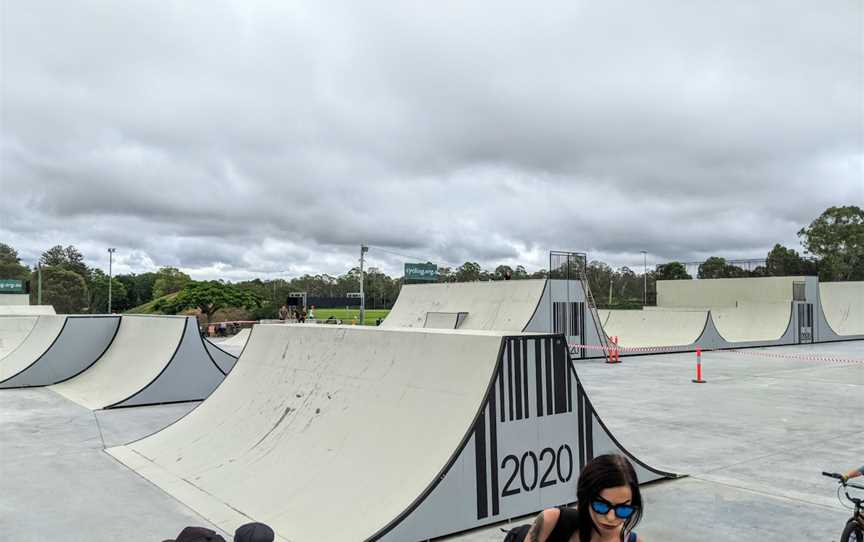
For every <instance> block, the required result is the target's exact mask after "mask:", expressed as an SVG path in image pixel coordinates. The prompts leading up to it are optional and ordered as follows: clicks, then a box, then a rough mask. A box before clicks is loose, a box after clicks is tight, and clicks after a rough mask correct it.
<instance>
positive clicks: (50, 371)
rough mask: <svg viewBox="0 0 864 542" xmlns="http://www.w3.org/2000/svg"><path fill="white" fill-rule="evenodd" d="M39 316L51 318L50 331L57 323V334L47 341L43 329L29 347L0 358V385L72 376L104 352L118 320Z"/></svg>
mask: <svg viewBox="0 0 864 542" xmlns="http://www.w3.org/2000/svg"><path fill="white" fill-rule="evenodd" d="M43 319H49V320H50V321H51V324H50V326H48V327H52V332H53V328H54V327H55V326H56V323H57V322H60V323H61V325H60V330H59V331H58V333H57V335H56V336H54V338H53V339H51V340H50V341H48V340H47V338H48V337H50V336H51V333H46V337H44V338H40V339H39V340H38V341H37V340H35V339H34V340H33V341H32V345H33V347H32V348H31V347H29V346H28V347H27V348H19V349H18V350H16V351H15V352H13V353H12V354H10V355H9V356H8V358H7V359H5V360H3V361H0V388H21V387H29V386H48V385H51V384H56V383H58V382H61V381H63V380H66V379H68V378H72V377H73V376H75V375H77V374H79V373H81V372H82V371H84V370H85V369H87V368H88V367H90V366H91V365H93V363H95V362H96V360H97V359H99V357H100V356H101V355H102V354H104V353H105V350H106V349H107V348H108V345H109V344H111V341H112V340H113V339H114V335H115V334H116V333H117V327H118V326H119V324H120V317H119V316H40V317H39V320H43ZM30 342H31V340H30V339H29V338H28V343H30ZM37 343H38V344H37Z"/></svg>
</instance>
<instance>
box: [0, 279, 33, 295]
mask: <svg viewBox="0 0 864 542" xmlns="http://www.w3.org/2000/svg"><path fill="white" fill-rule="evenodd" d="M26 293H27V290H25V289H24V281H23V280H10V279H0V294H26Z"/></svg>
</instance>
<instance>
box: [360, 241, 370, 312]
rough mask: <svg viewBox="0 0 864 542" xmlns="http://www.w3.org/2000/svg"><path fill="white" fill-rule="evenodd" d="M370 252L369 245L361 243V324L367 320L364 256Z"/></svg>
mask: <svg viewBox="0 0 864 542" xmlns="http://www.w3.org/2000/svg"><path fill="white" fill-rule="evenodd" d="M367 252H369V247H367V246H366V245H360V325H361V326H362V325H363V323H364V322H365V321H366V297H365V296H364V295H363V256H364V255H365V254H366V253H367Z"/></svg>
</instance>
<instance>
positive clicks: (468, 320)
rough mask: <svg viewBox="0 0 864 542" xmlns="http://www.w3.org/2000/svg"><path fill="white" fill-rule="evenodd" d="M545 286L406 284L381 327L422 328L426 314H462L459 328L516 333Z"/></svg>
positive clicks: (527, 282)
mask: <svg viewBox="0 0 864 542" xmlns="http://www.w3.org/2000/svg"><path fill="white" fill-rule="evenodd" d="M545 285H546V281H545V280H544V279H537V280H534V279H532V280H500V281H486V282H458V283H457V282H453V283H440V284H437V283H436V284H408V285H405V286H403V287H402V290H401V291H400V292H399V298H398V299H397V300H396V303H395V304H394V305H393V309H392V310H391V311H390V313H389V314H388V315H387V318H385V319H384V321H383V322H382V323H381V327H383V328H390V329H392V328H423V327H424V326H426V322H427V315H428V314H429V313H453V314H455V313H460V312H463V313H467V315H466V316H465V318H464V320H463V321H462V322H461V323H460V324H459V329H463V330H496V331H516V332H519V331H522V330H524V329H525V327H526V326H527V325H528V322H529V321H530V320H531V317H532V316H533V315H534V312H535V311H536V310H537V306H538V305H539V303H540V299H541V298H542V296H543V289H544V287H545ZM433 318H434V317H433ZM436 320H437V318H436Z"/></svg>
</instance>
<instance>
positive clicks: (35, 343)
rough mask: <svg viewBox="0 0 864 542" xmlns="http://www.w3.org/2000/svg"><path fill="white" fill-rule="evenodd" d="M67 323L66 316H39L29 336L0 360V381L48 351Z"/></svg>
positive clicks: (19, 370) (11, 375) (16, 372)
mask: <svg viewBox="0 0 864 542" xmlns="http://www.w3.org/2000/svg"><path fill="white" fill-rule="evenodd" d="M65 323H66V317H65V316H39V317H38V319H37V320H36V324H35V325H34V326H33V329H32V330H31V331H30V333H29V334H28V335H27V338H26V339H25V340H24V341H23V342H22V343H21V344H20V345H19V346H18V348H16V349H15V350H13V351H12V352H10V353H9V354H8V355H6V357H4V358H3V359H2V360H0V382H3V381H4V380H6V379H8V378H11V377H13V376H15V375H17V374H18V373H19V372H21V371H22V370H23V369H25V368H26V367H28V366H29V365H30V364H31V363H33V362H34V361H36V360H37V359H39V357H40V356H41V355H42V354H44V353H45V352H47V351H48V349H49V348H51V345H52V344H54V341H55V340H57V337H58V336H59V335H60V331H61V330H62V329H63V325H64V324H65Z"/></svg>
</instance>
